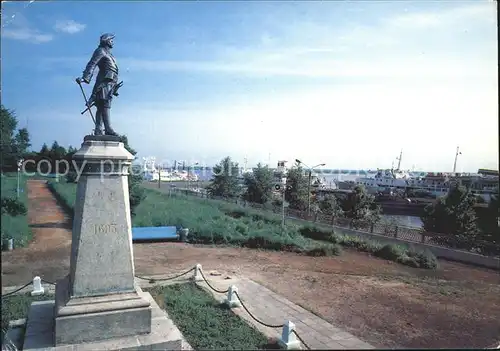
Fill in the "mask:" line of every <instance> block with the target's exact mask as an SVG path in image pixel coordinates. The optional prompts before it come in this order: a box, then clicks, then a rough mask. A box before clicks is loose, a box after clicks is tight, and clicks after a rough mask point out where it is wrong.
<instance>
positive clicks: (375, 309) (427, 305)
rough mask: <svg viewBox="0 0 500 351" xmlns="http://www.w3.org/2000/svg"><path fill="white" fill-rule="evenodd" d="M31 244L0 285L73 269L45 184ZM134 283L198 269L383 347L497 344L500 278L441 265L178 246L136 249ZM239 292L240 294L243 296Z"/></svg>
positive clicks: (32, 204) (66, 227)
mask: <svg viewBox="0 0 500 351" xmlns="http://www.w3.org/2000/svg"><path fill="white" fill-rule="evenodd" d="M28 196H29V208H28V211H29V212H28V214H29V219H30V224H31V225H32V226H33V231H34V241H33V242H32V243H31V244H30V245H29V247H27V248H25V249H18V250H14V251H13V252H4V253H2V261H3V262H2V272H3V277H2V285H3V286H8V285H22V284H24V283H26V282H27V281H29V280H31V279H32V278H33V276H34V275H39V276H41V277H42V278H44V279H46V280H49V281H54V280H56V279H59V278H62V277H63V276H64V275H66V274H67V273H68V270H69V254H70V243H71V227H70V222H69V219H68V218H67V216H65V214H64V212H63V210H62V209H61V208H60V207H59V206H58V205H57V203H56V201H55V199H54V197H53V196H52V194H51V193H50V191H49V190H48V189H47V188H46V186H45V184H43V183H41V182H35V181H33V182H31V181H30V182H29V183H28ZM134 257H135V265H136V273H137V274H138V275H156V274H158V275H165V274H169V273H178V272H180V271H184V270H187V269H189V268H191V267H192V266H194V265H195V264H196V263H201V264H202V265H203V267H204V269H205V270H206V271H212V270H217V271H218V272H220V273H222V274H228V275H240V276H245V277H248V278H250V279H252V280H255V281H257V282H258V283H260V284H262V285H264V286H266V287H267V288H269V289H271V290H273V291H274V292H276V293H279V294H281V295H283V296H285V297H286V298H287V299H289V300H290V301H293V302H294V303H296V304H298V305H300V306H302V307H304V308H306V309H308V310H310V311H312V312H314V313H316V314H318V315H320V316H321V317H323V318H324V319H326V320H328V321H329V322H331V323H333V324H334V325H337V326H339V327H341V328H343V329H345V330H346V331H348V332H350V333H352V334H353V335H355V336H357V337H359V338H361V339H363V340H365V341H366V342H368V343H370V344H372V345H374V346H378V347H405V348H458V347H460V348H463V347H467V348H483V347H486V346H488V345H492V344H494V343H495V342H499V341H500V322H499V321H500V274H499V272H498V271H494V270H488V269H482V268H476V267H472V266H468V265H463V264H458V263H453V262H447V261H440V268H439V269H438V270H436V271H431V270H421V269H415V268H410V267H406V266H402V265H399V264H397V263H394V262H390V261H384V260H381V259H378V258H374V257H371V256H370V255H368V254H364V253H359V252H351V251H344V252H343V253H342V255H341V256H338V257H307V256H301V255H297V254H293V253H285V252H269V251H259V250H249V249H241V248H231V247H210V246H194V245H187V244H181V243H153V244H151V243H148V244H135V245H134ZM242 293H243V292H242Z"/></svg>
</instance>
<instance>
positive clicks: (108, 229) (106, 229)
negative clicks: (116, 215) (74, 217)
mask: <svg viewBox="0 0 500 351" xmlns="http://www.w3.org/2000/svg"><path fill="white" fill-rule="evenodd" d="M117 232H118V228H117V225H116V224H113V223H111V224H94V234H112V233H117Z"/></svg>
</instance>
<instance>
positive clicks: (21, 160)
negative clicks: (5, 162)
mask: <svg viewBox="0 0 500 351" xmlns="http://www.w3.org/2000/svg"><path fill="white" fill-rule="evenodd" d="M23 162H24V160H23V159H20V160H19V161H17V198H18V199H19V191H20V190H19V178H20V172H21V166H22V165H23Z"/></svg>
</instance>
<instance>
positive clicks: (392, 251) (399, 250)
mask: <svg viewBox="0 0 500 351" xmlns="http://www.w3.org/2000/svg"><path fill="white" fill-rule="evenodd" d="M406 251H407V250H405V248H404V247H402V246H399V245H394V244H388V245H384V246H383V247H382V248H381V249H380V250H377V251H376V252H375V253H374V254H375V256H377V257H380V258H385V259H386V260H390V261H397V260H398V259H399V258H400V257H402V256H404V255H406Z"/></svg>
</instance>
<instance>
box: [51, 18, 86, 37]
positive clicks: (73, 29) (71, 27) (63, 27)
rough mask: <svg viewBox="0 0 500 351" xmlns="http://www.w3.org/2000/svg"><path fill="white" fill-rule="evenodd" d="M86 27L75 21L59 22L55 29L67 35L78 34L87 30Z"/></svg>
mask: <svg viewBox="0 0 500 351" xmlns="http://www.w3.org/2000/svg"><path fill="white" fill-rule="evenodd" d="M85 27H86V25H85V24H82V23H78V22H75V21H73V20H59V21H56V24H55V25H54V29H55V30H56V31H58V32H62V33H67V34H76V33H79V32H81V31H83V30H84V29H85Z"/></svg>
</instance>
